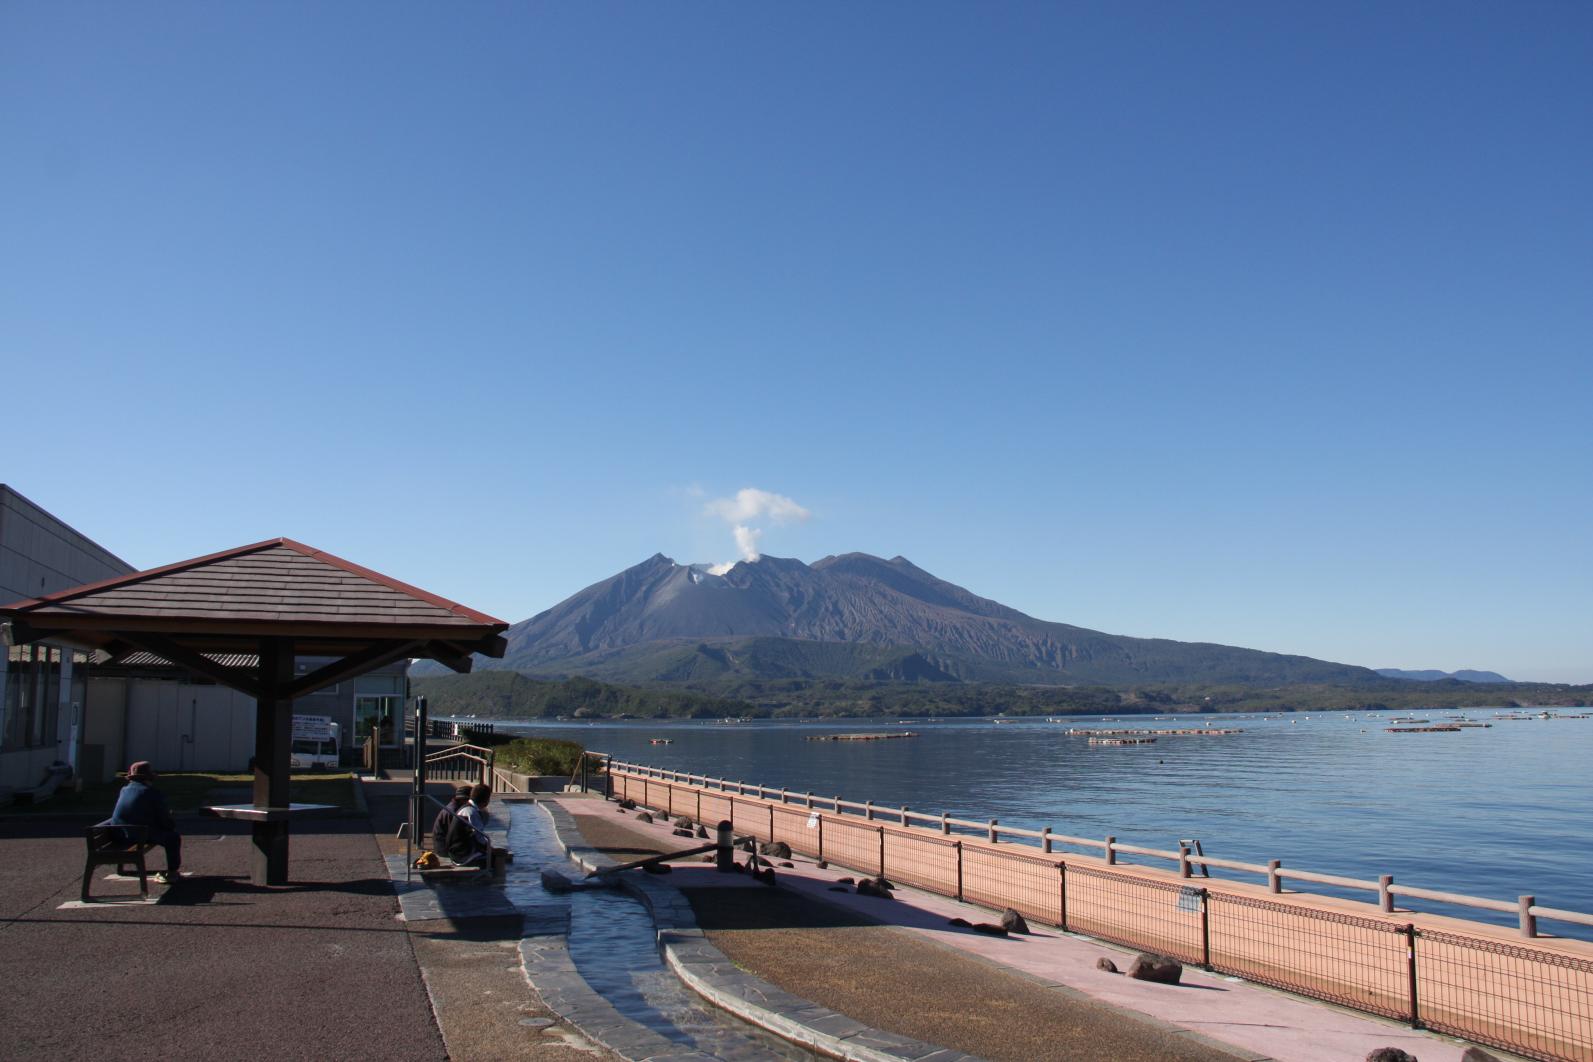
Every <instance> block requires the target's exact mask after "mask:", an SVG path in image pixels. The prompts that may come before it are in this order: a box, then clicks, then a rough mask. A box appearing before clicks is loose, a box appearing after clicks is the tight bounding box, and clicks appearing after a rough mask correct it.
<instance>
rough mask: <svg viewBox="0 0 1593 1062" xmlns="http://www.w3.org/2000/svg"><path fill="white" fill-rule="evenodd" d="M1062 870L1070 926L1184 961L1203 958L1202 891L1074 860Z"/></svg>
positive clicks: (1198, 960) (1073, 929)
mask: <svg viewBox="0 0 1593 1062" xmlns="http://www.w3.org/2000/svg"><path fill="white" fill-rule="evenodd" d="M1063 873H1064V874H1065V875H1066V883H1065V887H1066V889H1067V927H1068V929H1070V930H1072V931H1073V932H1076V933H1087V934H1089V935H1090V936H1092V937H1100V938H1101V939H1102V940H1111V941H1116V942H1117V943H1119V944H1126V945H1128V946H1129V947H1134V948H1148V949H1150V950H1151V951H1155V952H1159V953H1161V954H1163V955H1170V956H1172V957H1173V958H1175V959H1179V960H1182V961H1183V962H1196V963H1198V962H1202V961H1204V950H1203V948H1202V923H1203V907H1202V903H1203V895H1202V894H1203V891H1204V890H1201V889H1194V888H1185V887H1183V886H1179V885H1171V884H1168V883H1166V882H1160V881H1150V880H1147V879H1145V878H1138V877H1133V876H1130V875H1126V874H1115V873H1112V872H1111V871H1106V870H1097V869H1095V868H1093V867H1086V866H1083V865H1080V864H1078V863H1068V864H1067V865H1066V867H1065V870H1064V871H1063Z"/></svg>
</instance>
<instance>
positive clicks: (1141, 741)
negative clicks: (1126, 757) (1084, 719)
mask: <svg viewBox="0 0 1593 1062" xmlns="http://www.w3.org/2000/svg"><path fill="white" fill-rule="evenodd" d="M1090 744H1091V745H1154V744H1156V739H1155V738H1153V737H1092V738H1090Z"/></svg>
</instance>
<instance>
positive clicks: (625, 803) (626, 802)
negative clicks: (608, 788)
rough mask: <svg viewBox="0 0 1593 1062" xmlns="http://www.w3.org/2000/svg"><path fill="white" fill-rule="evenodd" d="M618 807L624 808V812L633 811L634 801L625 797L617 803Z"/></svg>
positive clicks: (634, 808) (634, 807)
mask: <svg viewBox="0 0 1593 1062" xmlns="http://www.w3.org/2000/svg"><path fill="white" fill-rule="evenodd" d="M619 806H620V807H622V808H624V809H625V810H626V811H635V810H636V801H634V800H632V799H631V798H630V797H626V798H625V799H623V800H621V801H620V802H619Z"/></svg>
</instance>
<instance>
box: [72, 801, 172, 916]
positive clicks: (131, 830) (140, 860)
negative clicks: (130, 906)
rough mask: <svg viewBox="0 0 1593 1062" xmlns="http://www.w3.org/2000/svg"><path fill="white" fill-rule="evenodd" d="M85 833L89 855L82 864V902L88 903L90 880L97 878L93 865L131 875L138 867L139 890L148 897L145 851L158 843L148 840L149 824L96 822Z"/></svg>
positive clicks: (147, 871)
mask: <svg viewBox="0 0 1593 1062" xmlns="http://www.w3.org/2000/svg"><path fill="white" fill-rule="evenodd" d="M84 834H85V839H86V840H87V842H88V858H87V860H86V861H85V862H84V863H83V902H84V903H88V902H89V883H90V882H92V881H93V880H94V868H95V867H103V866H114V867H116V872H117V873H118V874H130V873H132V872H133V870H136V871H137V873H138V891H139V892H141V893H143V894H144V898H145V899H148V898H149V870H148V868H147V867H145V865H144V853H145V852H148V851H149V850H150V849H151V848H154V847H155V842H154V841H151V840H150V839H149V827H148V826H117V825H113V824H112V823H110V822H109V821H107V822H97V823H95V824H94V825H93V826H90V827H89V828H88V829H87V830H86V831H84ZM129 868H133V870H130V869H129Z"/></svg>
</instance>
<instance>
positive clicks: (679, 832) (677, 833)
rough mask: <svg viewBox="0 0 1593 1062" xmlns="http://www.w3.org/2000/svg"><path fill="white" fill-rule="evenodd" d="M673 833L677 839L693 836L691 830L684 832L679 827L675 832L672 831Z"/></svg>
mask: <svg viewBox="0 0 1593 1062" xmlns="http://www.w3.org/2000/svg"><path fill="white" fill-rule="evenodd" d="M671 832H673V833H674V835H675V836H676V837H690V836H691V831H690V830H682V829H680V828H678V827H677V828H676V829H675V830H673V831H671Z"/></svg>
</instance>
